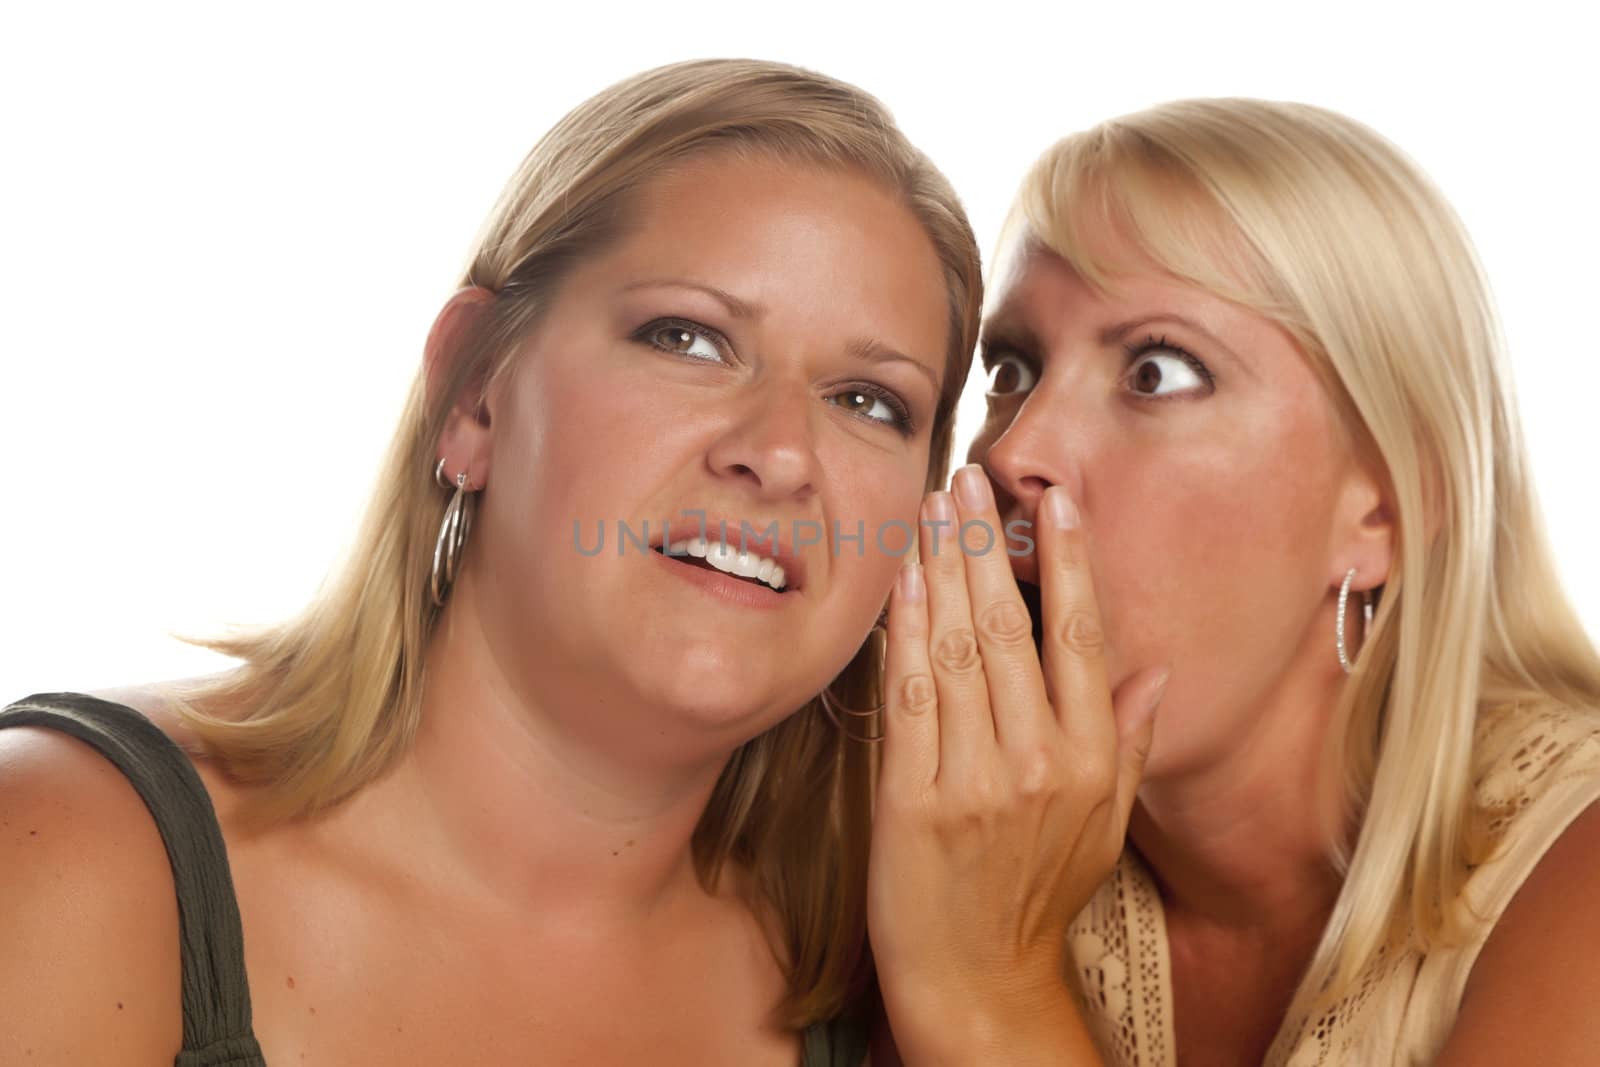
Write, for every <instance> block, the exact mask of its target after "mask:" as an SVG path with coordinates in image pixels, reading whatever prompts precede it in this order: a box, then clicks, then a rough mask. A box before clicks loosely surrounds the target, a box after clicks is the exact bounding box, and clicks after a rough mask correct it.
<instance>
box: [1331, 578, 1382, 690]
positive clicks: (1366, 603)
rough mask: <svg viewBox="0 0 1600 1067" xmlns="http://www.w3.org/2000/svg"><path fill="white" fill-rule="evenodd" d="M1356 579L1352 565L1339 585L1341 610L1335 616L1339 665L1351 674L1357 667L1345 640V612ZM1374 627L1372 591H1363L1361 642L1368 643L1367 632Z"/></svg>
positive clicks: (1334, 625)
mask: <svg viewBox="0 0 1600 1067" xmlns="http://www.w3.org/2000/svg"><path fill="white" fill-rule="evenodd" d="M1355 579H1356V569H1355V568H1354V567H1351V568H1350V569H1349V570H1348V571H1346V572H1345V576H1344V583H1343V584H1342V585H1340V586H1339V610H1338V611H1337V612H1336V613H1335V614H1334V618H1333V645H1334V650H1335V651H1337V652H1338V653H1339V666H1341V667H1343V668H1344V673H1346V674H1349V673H1350V672H1351V671H1352V670H1354V669H1355V667H1354V665H1352V664H1351V662H1350V654H1349V652H1348V651H1347V649H1346V646H1345V642H1344V613H1345V607H1346V605H1347V604H1348V603H1349V601H1350V583H1351V582H1353V581H1355ZM1371 629H1372V592H1371V590H1367V589H1363V590H1362V591H1361V643H1362V644H1366V641H1367V633H1368V632H1369V631H1371Z"/></svg>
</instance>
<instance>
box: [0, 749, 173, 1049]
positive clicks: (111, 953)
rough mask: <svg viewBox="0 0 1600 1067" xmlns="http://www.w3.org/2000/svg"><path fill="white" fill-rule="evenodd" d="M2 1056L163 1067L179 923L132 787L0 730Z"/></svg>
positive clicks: (156, 842) (82, 752)
mask: <svg viewBox="0 0 1600 1067" xmlns="http://www.w3.org/2000/svg"><path fill="white" fill-rule="evenodd" d="M0 945H4V946H5V951H4V952H0V1004H4V1005H5V1006H6V1010H5V1011H4V1012H3V1013H0V1048H6V1049H22V1050H24V1054H25V1058H26V1059H27V1062H29V1063H40V1064H55V1063H63V1064H64V1063H92V1062H112V1061H115V1062H119V1063H146V1062H149V1063H158V1062H166V1063H170V1062H171V1061H172V1058H173V1056H174V1055H175V1054H176V1052H177V1049H178V1047H179V1045H180V1044H181V1040H182V1017H181V1009H180V1006H179V988H178V984H179V983H178V966H177V963H178V913H177V901H176V898H175V896H174V890H173V882H172V873H171V869H170V867H169V865H168V861H167V855H166V850H165V848H164V846H163V845H162V842H161V836H160V834H159V833H158V832H157V830H156V827H155V823H154V821H153V820H152V819H151V817H150V814H149V812H148V810H147V809H146V808H145V805H144V802H143V800H141V799H140V797H139V795H138V793H136V792H135V791H134V789H133V786H132V785H131V784H129V782H128V781H127V780H126V779H125V778H124V777H123V776H122V774H121V773H120V772H119V771H118V770H117V769H116V768H115V767H114V766H112V764H111V763H110V762H109V761H107V760H106V759H105V758H104V757H102V756H101V755H100V754H99V753H97V752H96V751H94V749H92V748H90V747H89V746H88V745H87V744H85V743H83V742H81V741H78V740H76V739H74V738H72V737H69V736H67V735H65V734H62V733H60V732H58V731H54V730H48V729H44V728H41V727H32V726H18V727H11V728H8V729H5V730H0Z"/></svg>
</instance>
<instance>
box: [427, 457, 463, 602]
mask: <svg viewBox="0 0 1600 1067" xmlns="http://www.w3.org/2000/svg"><path fill="white" fill-rule="evenodd" d="M433 480H434V482H436V483H437V484H438V485H439V486H440V487H441V488H444V489H454V490H455V495H453V496H452V497H451V498H450V503H449V504H448V505H446V507H445V509H444V519H443V520H442V521H441V522H440V523H439V537H438V539H437V540H436V541H434V543H433V575H432V579H431V581H430V583H429V586H428V588H429V591H430V592H431V593H432V594H433V606H434V607H436V608H442V607H444V598H445V596H446V595H447V594H448V593H449V592H450V587H451V586H452V585H454V584H455V580H456V573H457V572H458V571H459V570H460V569H461V554H462V552H463V551H465V549H466V545H467V534H468V533H469V532H470V531H471V529H472V494H471V493H469V492H468V491H467V472H466V470H465V469H464V468H463V470H462V471H461V473H460V474H458V475H456V481H455V485H453V486H452V485H451V484H450V483H449V482H447V481H445V480H444V460H442V459H441V460H440V461H439V465H438V466H437V467H435V468H433Z"/></svg>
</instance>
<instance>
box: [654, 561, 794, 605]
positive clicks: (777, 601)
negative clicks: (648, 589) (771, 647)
mask: <svg viewBox="0 0 1600 1067" xmlns="http://www.w3.org/2000/svg"><path fill="white" fill-rule="evenodd" d="M650 555H652V556H654V557H655V558H656V560H657V561H658V562H659V563H660V564H661V565H662V566H663V567H666V568H667V569H668V570H670V571H672V573H673V574H676V575H677V576H678V577H680V578H682V579H683V580H684V581H686V582H690V583H692V584H694V585H696V586H698V587H700V588H701V589H702V590H704V591H705V592H707V593H710V594H711V595H712V596H714V597H716V598H718V599H719V600H724V601H727V602H728V603H730V604H734V605H737V606H738V607H743V608H760V609H764V610H767V611H772V610H774V609H776V608H781V607H783V605H784V603H785V602H786V601H788V600H789V599H790V598H791V597H793V596H795V595H796V594H795V593H794V592H792V591H791V592H787V593H780V592H778V591H777V590H776V589H771V588H768V587H767V586H764V585H756V584H755V583H754V582H749V581H746V580H744V579H742V578H735V577H733V576H732V575H731V574H723V573H722V572H721V571H714V570H709V569H707V568H705V567H696V566H694V565H693V564H689V563H683V562H680V560H679V559H678V557H675V556H667V555H663V554H662V553H660V552H656V551H654V550H652V551H651V552H650Z"/></svg>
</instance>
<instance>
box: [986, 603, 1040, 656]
mask: <svg viewBox="0 0 1600 1067" xmlns="http://www.w3.org/2000/svg"><path fill="white" fill-rule="evenodd" d="M978 629H979V632H981V633H982V634H983V636H984V637H985V638H986V639H987V640H988V641H989V642H990V643H991V644H995V645H1002V646H1011V645H1022V644H1026V643H1030V642H1032V640H1033V620H1032V619H1030V618H1029V617H1028V613H1027V612H1026V611H1024V610H1023V609H1022V605H1021V604H1018V603H1014V602H1013V601H1009V600H1004V601H1001V602H1000V603H998V604H991V605H989V606H988V607H987V608H985V609H984V610H983V611H982V612H981V613H980V614H979V616H978Z"/></svg>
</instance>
